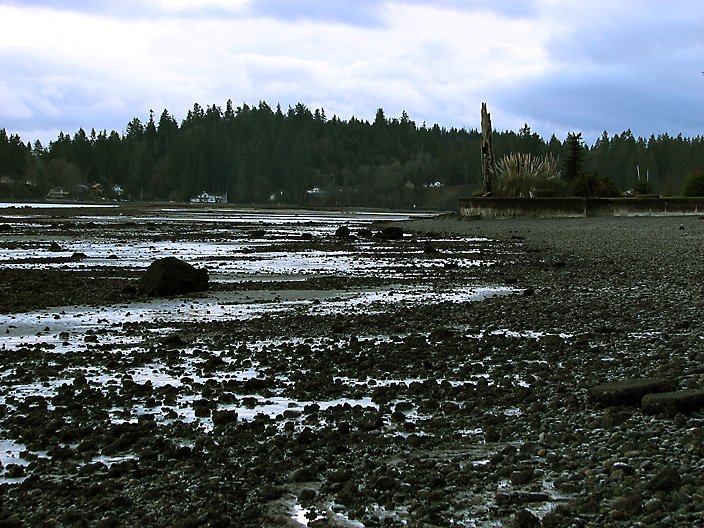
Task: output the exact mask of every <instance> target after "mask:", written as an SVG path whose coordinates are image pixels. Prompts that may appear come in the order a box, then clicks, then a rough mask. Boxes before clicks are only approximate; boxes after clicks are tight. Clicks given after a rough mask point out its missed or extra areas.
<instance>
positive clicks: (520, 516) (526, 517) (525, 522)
mask: <svg viewBox="0 0 704 528" xmlns="http://www.w3.org/2000/svg"><path fill="white" fill-rule="evenodd" d="M541 524H542V523H541V522H540V519H539V518H538V517H536V516H535V515H534V514H532V513H531V512H529V511H528V510H518V511H517V512H516V513H515V514H513V517H512V519H511V526H513V527H515V528H534V527H536V528H537V527H538V526H540V525H541Z"/></svg>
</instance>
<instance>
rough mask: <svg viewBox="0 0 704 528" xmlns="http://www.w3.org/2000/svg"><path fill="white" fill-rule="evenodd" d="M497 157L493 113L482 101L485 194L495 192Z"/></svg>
mask: <svg viewBox="0 0 704 528" xmlns="http://www.w3.org/2000/svg"><path fill="white" fill-rule="evenodd" d="M495 175H496V159H495V158H494V140H493V138H492V136H491V115H490V114H489V112H487V111H486V103H482V176H483V178H484V196H490V195H491V194H492V193H493V192H494V177H495Z"/></svg>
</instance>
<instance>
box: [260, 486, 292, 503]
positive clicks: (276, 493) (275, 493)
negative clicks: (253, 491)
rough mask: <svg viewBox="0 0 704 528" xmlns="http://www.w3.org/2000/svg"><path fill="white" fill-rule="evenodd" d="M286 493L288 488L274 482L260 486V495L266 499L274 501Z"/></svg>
mask: <svg viewBox="0 0 704 528" xmlns="http://www.w3.org/2000/svg"><path fill="white" fill-rule="evenodd" d="M284 493H286V488H284V487H283V486H274V485H272V484H265V485H264V486H262V487H261V488H259V494H258V495H259V497H260V498H261V499H263V500H265V501H273V500H278V499H280V498H281V497H282V496H283V494H284Z"/></svg>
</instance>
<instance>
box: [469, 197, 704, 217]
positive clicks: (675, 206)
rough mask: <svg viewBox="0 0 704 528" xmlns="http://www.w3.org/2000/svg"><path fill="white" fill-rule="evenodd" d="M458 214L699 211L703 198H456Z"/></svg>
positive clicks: (703, 205) (701, 211)
mask: <svg viewBox="0 0 704 528" xmlns="http://www.w3.org/2000/svg"><path fill="white" fill-rule="evenodd" d="M459 214H460V215H462V216H478V217H481V218H514V217H530V218H569V217H585V216H665V215H672V216H678V215H700V214H704V198H460V199H459Z"/></svg>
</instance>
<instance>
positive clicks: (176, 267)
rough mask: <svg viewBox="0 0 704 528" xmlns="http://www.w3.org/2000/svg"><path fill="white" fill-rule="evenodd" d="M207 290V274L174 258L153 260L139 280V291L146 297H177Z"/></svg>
mask: <svg viewBox="0 0 704 528" xmlns="http://www.w3.org/2000/svg"><path fill="white" fill-rule="evenodd" d="M207 289H208V272H207V271H206V270H204V269H196V268H194V267H193V266H192V265H191V264H189V263H188V262H184V261H183V260H179V259H177V258H176V257H166V258H163V259H159V260H155V261H154V262H152V263H151V265H150V266H149V267H148V268H147V271H146V273H145V274H144V276H143V277H142V280H141V290H142V291H143V292H144V293H146V294H148V295H155V296H161V295H178V294H181V293H190V292H198V291H205V290H207Z"/></svg>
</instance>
